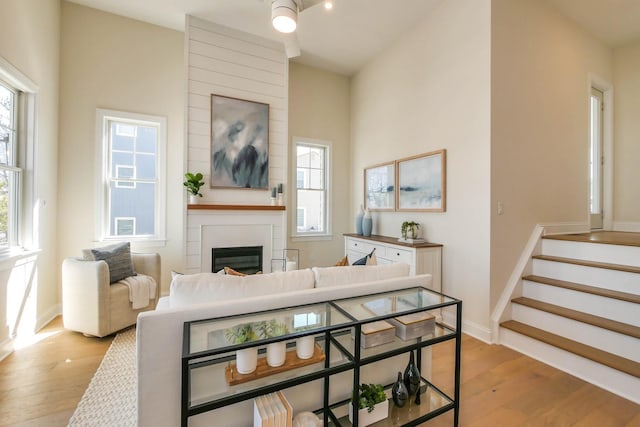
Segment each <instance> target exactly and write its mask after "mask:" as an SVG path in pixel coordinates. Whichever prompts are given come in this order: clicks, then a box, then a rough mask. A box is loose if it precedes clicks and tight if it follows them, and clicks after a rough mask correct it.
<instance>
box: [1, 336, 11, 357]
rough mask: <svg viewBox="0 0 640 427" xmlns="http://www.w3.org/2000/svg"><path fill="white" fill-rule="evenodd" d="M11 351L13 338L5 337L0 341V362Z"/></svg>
mask: <svg viewBox="0 0 640 427" xmlns="http://www.w3.org/2000/svg"><path fill="white" fill-rule="evenodd" d="M11 353H13V340H12V339H11V338H7V339H5V340H4V341H2V342H1V343H0V362H1V361H2V360H4V358H5V357H7V356H8V355H10V354H11Z"/></svg>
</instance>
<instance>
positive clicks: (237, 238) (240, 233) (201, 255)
mask: <svg viewBox="0 0 640 427" xmlns="http://www.w3.org/2000/svg"><path fill="white" fill-rule="evenodd" d="M285 219H286V215H285V212H284V211H275V212H269V211H208V210H196V211H189V214H188V229H187V259H186V269H185V273H210V272H211V249H212V248H220V247H224V248H229V247H238V246H262V268H263V271H264V272H265V273H268V272H270V271H271V259H272V258H282V250H283V248H284V230H285V227H286V225H285V224H286V222H285Z"/></svg>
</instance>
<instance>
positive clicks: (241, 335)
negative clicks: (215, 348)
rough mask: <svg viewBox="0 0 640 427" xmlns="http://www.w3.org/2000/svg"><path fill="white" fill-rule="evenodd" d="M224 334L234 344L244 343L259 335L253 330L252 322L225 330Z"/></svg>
mask: <svg viewBox="0 0 640 427" xmlns="http://www.w3.org/2000/svg"><path fill="white" fill-rule="evenodd" d="M224 336H225V337H227V339H228V340H229V341H230V342H232V343H233V344H244V343H246V342H249V341H254V340H256V339H258V335H256V333H255V331H254V330H253V325H252V324H251V323H245V324H243V325H238V326H234V327H233V328H229V329H226V330H225V331H224Z"/></svg>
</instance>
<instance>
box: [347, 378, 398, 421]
mask: <svg viewBox="0 0 640 427" xmlns="http://www.w3.org/2000/svg"><path fill="white" fill-rule="evenodd" d="M388 416H389V401H388V400H387V395H386V394H385V392H384V388H383V387H382V385H380V384H360V387H359V388H358V427H365V426H368V425H369V424H373V423H376V422H378V421H380V420H383V419H385V418H387V417H388ZM349 421H351V423H352V424H353V405H349Z"/></svg>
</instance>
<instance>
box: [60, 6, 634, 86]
mask: <svg viewBox="0 0 640 427" xmlns="http://www.w3.org/2000/svg"><path fill="white" fill-rule="evenodd" d="M70 1H73V2H74V3H79V4H82V5H85V6H89V7H93V8H96V9H100V10H104V11H107V12H111V13H115V14H118V15H123V16H127V17H130V18H134V19H138V20H141V21H146V22H150V23H153V24H157V25H161V26H165V27H169V28H174V29H176V30H180V31H183V30H184V22H185V15H187V14H189V15H193V16H197V17H199V18H202V19H206V20H208V21H211V22H215V23H218V24H221V25H225V26H228V27H232V28H236V29H239V30H242V31H245V32H248V33H252V34H255V35H258V36H261V37H264V38H268V39H272V40H276V41H280V40H281V34H280V33H278V32H277V31H275V30H274V29H273V28H272V26H271V22H270V13H271V12H270V4H271V1H270V0H145V1H132V0H70ZM443 1H445V0H333V2H334V4H335V7H334V9H333V10H332V11H326V10H324V8H322V7H321V6H314V7H311V8H309V9H306V10H304V11H302V12H301V13H300V16H299V20H298V30H297V37H298V41H299V44H300V47H301V50H302V55H301V57H299V58H297V59H296V60H297V61H299V62H302V63H305V64H307V65H312V66H317V67H320V68H324V69H328V70H331V71H335V72H338V73H342V74H346V75H351V74H353V73H355V72H357V71H358V70H359V69H360V68H361V67H362V66H363V65H364V64H366V63H367V62H368V61H369V60H370V59H371V58H372V57H374V56H375V55H376V54H377V53H379V52H380V51H381V50H382V49H384V48H385V47H386V46H387V45H389V44H390V43H391V42H393V41H394V40H396V39H397V38H398V37H400V36H401V35H402V34H403V33H404V32H406V31H408V30H409V29H411V28H412V27H413V26H415V25H416V24H417V23H418V22H420V21H421V20H422V19H423V18H424V17H425V16H426V14H428V13H429V12H430V11H431V10H433V9H434V8H436V7H437V6H438V5H439V4H440V3H442V2H443ZM448 1H455V0H448ZM538 1H547V2H548V3H550V4H551V5H553V6H554V7H556V8H557V9H558V10H559V11H560V12H561V13H563V14H565V15H566V16H568V17H569V18H570V19H572V20H573V21H575V22H576V23H577V24H578V25H579V26H581V27H583V28H585V29H586V30H587V31H589V32H590V33H592V34H593V35H594V36H595V37H596V38H597V39H599V40H601V41H602V42H604V43H606V44H608V45H609V46H612V47H616V46H619V45H622V44H625V43H628V42H630V41H634V40H640V1H638V0H538Z"/></svg>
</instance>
